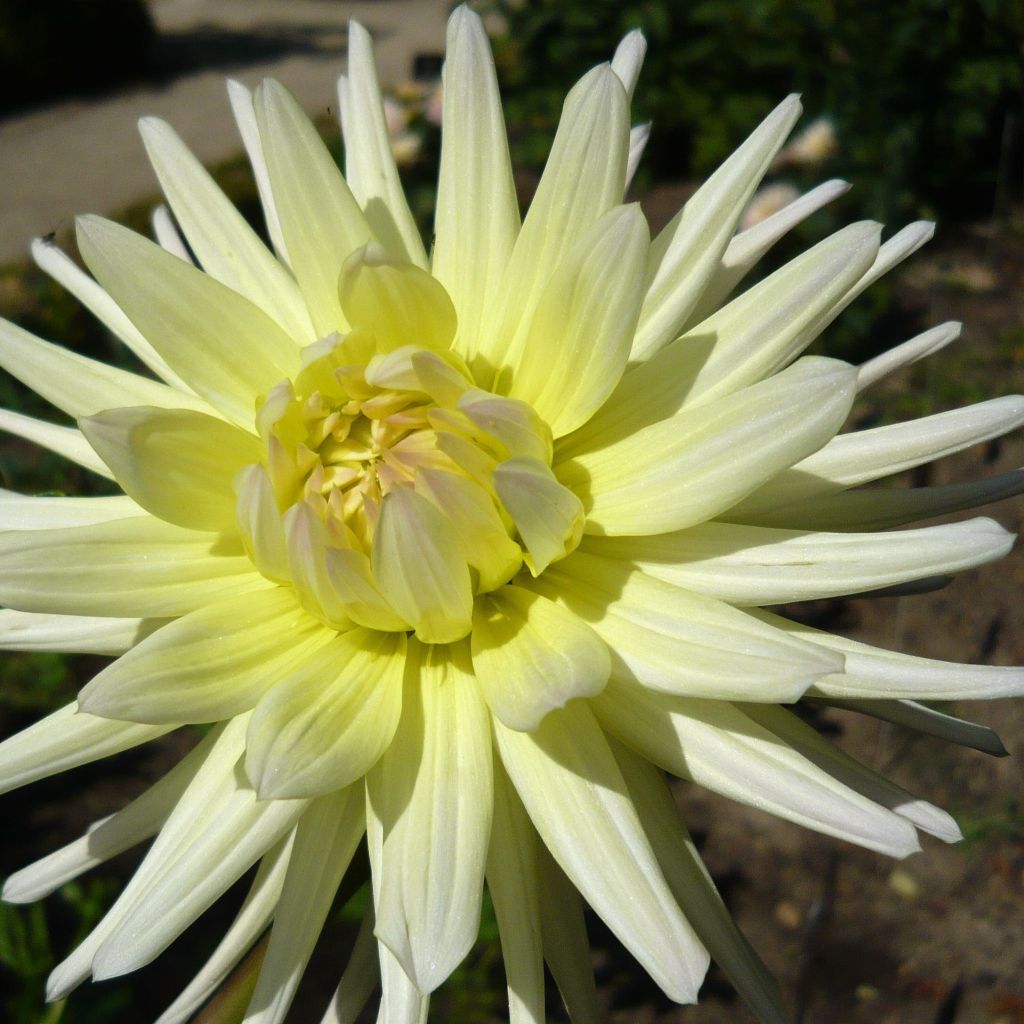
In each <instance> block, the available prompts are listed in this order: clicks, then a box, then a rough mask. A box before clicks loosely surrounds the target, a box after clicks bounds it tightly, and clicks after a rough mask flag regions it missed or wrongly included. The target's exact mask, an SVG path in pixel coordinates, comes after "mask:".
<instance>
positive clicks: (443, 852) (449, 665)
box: [366, 644, 492, 994]
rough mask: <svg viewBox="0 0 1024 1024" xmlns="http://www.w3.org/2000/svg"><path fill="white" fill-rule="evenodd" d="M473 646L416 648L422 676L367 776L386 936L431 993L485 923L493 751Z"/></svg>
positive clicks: (376, 890) (381, 930) (376, 887)
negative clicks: (470, 648)
mask: <svg viewBox="0 0 1024 1024" xmlns="http://www.w3.org/2000/svg"><path fill="white" fill-rule="evenodd" d="M467 646H468V645H466V644H460V645H457V646H456V645H450V646H438V645H434V646H421V645H416V644H410V648H411V649H410V657H415V658H417V659H418V662H419V668H420V671H419V678H418V679H417V678H415V676H413V677H412V679H411V680H410V684H409V686H408V687H407V689H406V694H405V698H404V700H403V707H402V720H401V722H400V724H399V726H398V732H397V733H396V735H395V739H394V742H393V743H392V744H391V746H390V747H389V748H388V750H387V751H386V752H385V754H384V756H383V757H382V758H381V759H380V761H379V762H378V763H377V765H376V766H375V767H374V768H373V770H372V771H371V772H370V774H369V775H368V776H367V779H366V792H367V816H368V821H369V823H368V826H367V828H368V836H367V838H368V843H369V850H370V864H371V866H372V869H373V895H374V906H375V908H376V914H377V927H376V934H377V937H378V938H379V939H380V940H381V942H383V943H385V944H387V946H388V947H389V949H390V950H391V951H392V953H394V955H395V956H396V957H397V958H398V959H399V961H400V962H401V964H402V967H403V968H404V970H405V972H406V973H407V974H408V976H409V978H411V979H412V981H413V983H414V984H415V985H416V987H417V988H418V989H419V991H420V992H422V993H424V994H426V993H429V992H432V991H433V990H434V989H435V988H437V986H438V985H440V984H441V982H442V981H444V980H445V978H447V977H448V975H449V974H451V972H452V971H453V970H454V969H455V967H456V966H457V965H458V964H459V962H460V961H461V960H462V958H463V957H464V956H465V955H466V953H467V952H468V951H469V949H470V947H471V946H472V944H473V942H474V941H475V940H476V935H477V931H478V929H479V925H480V900H481V896H482V891H483V880H484V862H485V859H486V856H487V842H488V837H489V835H490V831H491V806H492V784H491V749H490V746H491V745H490V734H489V730H488V725H487V711H486V708H485V706H484V703H483V701H482V700H481V698H480V695H479V693H478V692H477V687H476V680H474V679H473V676H472V671H471V667H470V664H469V652H468V650H467V649H466V648H467ZM417 647H418V650H417Z"/></svg>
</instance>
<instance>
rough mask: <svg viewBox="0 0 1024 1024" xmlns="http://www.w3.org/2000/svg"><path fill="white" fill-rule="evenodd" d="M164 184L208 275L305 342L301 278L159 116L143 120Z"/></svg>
mask: <svg viewBox="0 0 1024 1024" xmlns="http://www.w3.org/2000/svg"><path fill="white" fill-rule="evenodd" d="M139 130H140V132H141V133H142V141H143V142H144V143H145V145H146V152H147V153H148V155H149V159H150V162H151V163H152V164H153V169H154V170H155V171H156V173H157V177H158V178H159V179H160V186H161V188H162V189H163V192H164V195H166V196H167V200H168V202H169V203H170V204H171V209H172V210H173V211H174V216H175V219H176V220H177V222H178V224H180V225H181V230H182V231H183V232H184V234H185V237H186V238H187V239H188V244H189V247H190V248H191V250H192V252H194V253H195V255H196V258H197V260H198V262H199V265H200V266H201V267H202V268H203V271H204V272H205V273H207V274H210V275H211V276H212V277H215V278H216V279H217V280H218V281H220V282H221V284H226V285H227V286H228V287H229V288H231V289H232V290H234V291H236V292H238V293H239V294H240V295H244V296H245V297H246V298H247V299H248V300H249V301H250V302H253V303H255V304H256V305H257V306H259V307H260V308H261V309H262V310H263V311H264V312H265V313H267V314H268V315H269V316H270V317H272V318H273V319H274V320H276V321H277V323H278V324H279V325H280V326H281V327H282V328H283V329H284V330H285V331H286V332H287V333H288V335H289V336H290V337H291V338H293V339H294V340H295V341H296V342H298V343H299V344H307V343H308V342H310V341H312V340H313V337H314V335H313V325H312V323H311V322H310V319H309V313H308V312H307V311H306V306H305V303H304V302H303V301H302V295H301V293H300V292H299V289H298V287H297V286H296V284H295V279H294V278H293V277H292V276H291V274H289V273H288V271H287V270H285V268H284V267H283V266H281V264H280V263H278V261H277V260H276V259H275V258H274V257H273V255H272V254H271V253H270V252H269V251H268V249H267V247H266V246H265V245H264V244H263V242H262V241H261V240H260V238H259V236H258V235H257V234H256V232H255V231H253V229H252V228H251V227H249V225H248V224H247V223H246V221H245V218H244V217H243V216H242V215H241V214H240V213H239V212H238V210H237V209H236V208H235V205H234V204H233V203H232V202H231V200H230V199H228V197H227V196H226V195H225V194H224V193H223V192H222V191H221V189H220V187H219V186H218V185H217V184H216V182H215V181H214V180H213V178H212V177H211V176H210V174H209V172H207V171H206V169H205V168H204V167H203V165H202V164H201V163H199V161H198V160H197V159H196V158H195V157H194V156H193V155H192V153H191V152H190V151H189V150H188V148H187V147H186V146H185V144H184V143H183V142H182V141H181V139H180V138H179V137H178V135H177V133H176V132H175V131H174V129H173V128H172V127H171V126H170V125H169V124H167V123H166V122H164V121H161V120H160V119H159V118H155V117H144V118H142V120H141V121H140V122H139Z"/></svg>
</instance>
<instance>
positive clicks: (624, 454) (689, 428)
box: [555, 356, 855, 535]
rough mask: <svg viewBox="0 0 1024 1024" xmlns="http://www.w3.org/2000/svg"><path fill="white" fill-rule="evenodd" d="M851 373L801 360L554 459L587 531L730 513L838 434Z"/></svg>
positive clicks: (674, 523) (814, 359)
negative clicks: (719, 395)
mask: <svg viewBox="0 0 1024 1024" xmlns="http://www.w3.org/2000/svg"><path fill="white" fill-rule="evenodd" d="M854 380H855V371H854V370H853V368H852V367H850V366H847V365H846V364H845V363H840V362H838V361H837V360H834V359H823V358H821V357H818V356H807V357H805V358H803V359H801V360H799V361H798V362H796V363H794V364H793V365H792V366H790V367H789V368H787V369H786V370H783V371H782V372H781V373H779V374H776V375H775V376H774V377H771V378H769V379H768V380H764V381H761V382H760V383H758V384H753V385H751V386H750V387H747V388H743V389H742V390H740V391H737V392H734V393H733V394H730V395H726V396H724V397H723V398H721V399H720V400H719V401H717V402H710V403H707V404H704V405H701V406H699V407H698V408H696V409H683V410H682V411H681V412H678V413H676V414H675V415H674V416H671V417H669V418H668V419H665V420H662V421H661V422H659V423H654V424H652V425H651V426H648V427H644V428H643V429H641V430H639V431H637V432H636V433H633V434H629V435H627V436H625V437H623V438H622V439H621V440H618V441H613V442H611V443H610V444H608V445H606V446H604V447H601V448H597V449H595V450H591V451H581V452H579V453H577V454H575V455H574V456H573V457H571V458H567V459H565V460H564V461H560V462H558V463H557V464H556V467H555V473H556V476H557V477H558V479H559V480H560V481H561V482H562V483H563V484H565V485H566V486H567V487H569V488H571V489H572V490H574V491H575V492H576V493H577V494H578V495H579V496H580V498H581V499H582V501H583V505H584V508H585V509H586V510H587V521H586V525H585V527H584V530H585V531H586V532H587V533H597V534H633V535H637V534H661V533H665V532H666V531H668V530H678V529H682V528H683V527H686V526H693V525H694V524H697V523H701V522H703V521H705V520H707V519H710V518H711V517H712V516H715V515H717V514H719V513H722V512H724V511H726V510H727V509H729V508H731V507H732V506H733V505H735V504H736V503H737V502H738V501H740V500H741V499H742V498H744V497H746V496H747V495H748V494H750V493H751V492H752V491H754V490H756V489H757V488H758V487H759V486H761V485H762V484H764V483H766V482H767V481H769V480H771V479H772V478H773V477H775V476H776V475H777V474H778V473H779V472H780V471H782V470H784V469H785V468H786V467H787V466H792V465H793V464H794V463H795V462H799V461H800V459H802V458H805V457H806V456H807V455H809V454H810V453H811V452H813V451H817V449H819V448H820V447H821V446H822V445H823V444H824V443H825V442H826V441H828V439H829V438H831V437H834V436H835V433H836V431H837V430H838V429H839V428H840V426H841V425H842V423H843V421H844V420H845V419H846V416H847V413H848V412H849V409H850V404H851V403H852V401H853V394H854Z"/></svg>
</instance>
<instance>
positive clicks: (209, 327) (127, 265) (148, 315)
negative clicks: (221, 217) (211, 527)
mask: <svg viewBox="0 0 1024 1024" xmlns="http://www.w3.org/2000/svg"><path fill="white" fill-rule="evenodd" d="M77 226H78V246H79V248H80V249H81V252H82V258H83V259H84V260H85V262H86V263H87V264H88V266H89V269H90V270H91V271H92V272H93V273H94V274H95V275H96V279H97V280H98V281H99V282H100V284H101V285H103V287H104V288H106V290H107V291H108V292H109V293H110V295H111V296H112V297H113V298H114V300H115V301H116V302H117V304H118V305H119V306H120V307H121V308H122V309H123V310H124V311H125V313H127V314H128V316H129V317H130V318H131V320H132V322H133V323H134V324H135V326H136V327H138V328H139V330H140V331H142V333H143V334H144V335H145V336H146V338H147V339H148V340H149V341H150V342H151V344H152V345H153V347H154V348H155V349H156V350H157V351H158V352H159V353H160V355H161V356H163V358H164V359H165V360H166V361H167V363H168V365H169V366H170V367H171V368H172V369H173V370H174V371H175V372H176V373H178V374H179V375H180V376H181V377H182V378H183V379H184V380H186V381H188V383H189V385H190V386H192V387H193V388H195V390H196V391H197V393H199V394H200V395H202V396H203V397H204V398H205V399H206V400H207V401H208V402H210V404H211V405H213V406H214V407H215V408H217V409H218V410H220V411H221V412H222V413H223V414H224V415H225V416H226V417H227V418H228V419H231V420H233V421H234V422H236V423H238V424H239V425H241V426H243V427H248V428H250V429H251V428H252V424H253V418H254V415H255V412H256V399H257V396H259V395H261V394H263V393H264V392H265V391H268V390H269V389H270V388H271V387H273V386H274V385H275V384H277V383H278V382H279V381H280V380H282V379H283V378H285V377H288V376H291V375H292V374H294V372H295V371H296V370H297V369H298V361H299V347H298V344H297V342H295V341H294V340H293V339H291V338H290V337H289V336H288V335H287V334H286V333H285V332H284V331H283V330H282V329H281V328H280V327H279V326H278V325H277V324H276V323H275V322H274V321H273V320H271V318H270V317H269V316H267V314H266V313H264V312H263V311H262V310H261V309H260V308H259V307H258V306H256V305H254V304H253V303H251V302H250V301H249V300H248V299H246V298H244V297H243V296H241V295H239V294H238V292H235V291H232V290H231V289H230V288H228V287H226V286H225V285H222V284H220V283H218V282H217V281H215V280H214V279H213V278H212V277H210V276H209V275H208V274H204V273H203V272H202V271H201V270H199V269H198V268H197V267H193V266H191V265H189V264H187V263H185V262H184V260H180V259H178V257H177V256H173V255H171V254H170V253H168V252H164V250H163V249H161V248H160V246H158V245H156V244H154V243H153V242H150V241H149V240H148V239H145V238H143V237H142V236H141V235H137V234H135V232H133V231H129V230H128V229H127V228H124V227H121V226H120V225H118V224H114V223H113V222H111V221H106V220H103V219H102V218H101V217H93V216H89V217H80V218H79V219H78V222H77ZM125 404H128V403H127V402H126V399H125V397H122V398H121V399H120V400H119V401H116V402H110V403H108V404H107V405H106V406H104V407H103V408H109V407H110V406H112V405H125ZM131 404H134V405H160V406H162V405H165V404H167V403H165V402H159V401H157V402H153V401H146V400H144V399H143V400H139V401H135V402H133V403H131ZM180 404H183V403H180ZM96 411H97V410H96V409H88V410H81V411H80V412H79V413H78V415H83V414H85V415H88V414H89V413H92V412H96Z"/></svg>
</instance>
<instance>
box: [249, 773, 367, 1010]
mask: <svg viewBox="0 0 1024 1024" xmlns="http://www.w3.org/2000/svg"><path fill="white" fill-rule="evenodd" d="M365 821H366V818H365V814H364V810H363V791H362V786H351V787H350V788H348V789H345V790H341V791H340V792H337V793H331V794H330V795H329V796H322V797H320V798H319V799H317V800H314V801H313V802H312V803H311V804H310V805H309V808H308V809H307V810H306V811H305V812H304V813H303V815H302V817H301V818H300V819H299V823H298V825H297V826H296V829H295V842H294V845H293V846H292V854H291V858H290V860H289V861H288V873H287V875H286V876H285V880H284V888H283V889H282V891H281V898H280V900H279V902H278V908H277V913H276V914H275V916H274V927H273V929H272V930H271V932H270V944H269V945H268V946H267V952H266V955H265V956H264V958H263V964H262V966H261V967H260V974H259V979H258V980H257V982H256V988H255V990H254V991H253V994H252V998H251V999H250V1000H249V1006H248V1009H247V1010H246V1011H245V1017H244V1018H243V1024H280V1022H281V1021H282V1020H284V1016H285V1014H286V1013H287V1012H288V1008H289V1007H290V1006H291V1003H292V1000H293V999H294V998H295V991H296V989H297V988H298V987H299V981H300V980H301V979H302V973H303V971H305V969H306V964H307V963H308V962H309V957H310V955H311V954H312V952H313V946H314V945H316V940H317V939H318V938H319V936H320V930H321V928H323V924H324V921H325V920H326V919H327V913H328V911H329V910H330V909H331V901H332V900H333V899H334V894H335V893H336V892H337V890H338V885H339V884H340V882H341V878H342V876H343V875H344V874H345V871H346V869H347V868H348V865H349V862H350V861H351V860H352V854H353V853H354V852H355V849H356V846H357V844H358V843H359V840H360V839H361V838H362V836H363V830H364V828H365Z"/></svg>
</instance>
